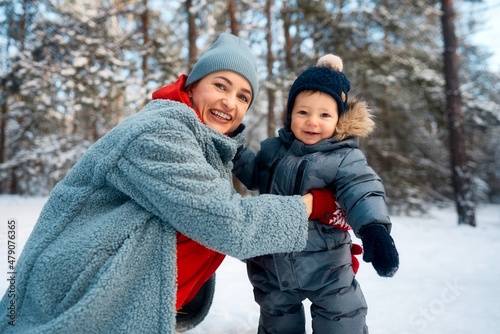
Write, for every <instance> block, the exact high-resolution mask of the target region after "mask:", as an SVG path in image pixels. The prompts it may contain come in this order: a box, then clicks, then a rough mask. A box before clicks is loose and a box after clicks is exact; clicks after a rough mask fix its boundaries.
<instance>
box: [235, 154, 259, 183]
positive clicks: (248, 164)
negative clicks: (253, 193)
mask: <svg viewBox="0 0 500 334" xmlns="http://www.w3.org/2000/svg"><path fill="white" fill-rule="evenodd" d="M257 169H258V168H257V155H256V154H255V153H254V152H253V151H252V150H251V149H249V148H248V147H243V146H240V147H239V148H238V151H237V152H236V155H235V157H234V159H233V175H234V176H236V177H237V178H238V180H240V182H241V183H243V185H245V187H247V189H249V190H258V189H259V172H258V170H257Z"/></svg>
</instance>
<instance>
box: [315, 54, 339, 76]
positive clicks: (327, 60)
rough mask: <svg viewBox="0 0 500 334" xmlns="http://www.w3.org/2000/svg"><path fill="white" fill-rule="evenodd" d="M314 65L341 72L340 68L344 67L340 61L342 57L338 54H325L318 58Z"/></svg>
mask: <svg viewBox="0 0 500 334" xmlns="http://www.w3.org/2000/svg"><path fill="white" fill-rule="evenodd" d="M316 66H318V67H328V68H331V69H332V70H334V71H338V72H342V69H343V68H344V63H343V62H342V59H341V58H340V57H339V56H336V55H332V54H327V55H325V56H323V57H321V58H319V59H318V62H317V63H316Z"/></svg>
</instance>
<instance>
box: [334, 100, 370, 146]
mask: <svg viewBox="0 0 500 334" xmlns="http://www.w3.org/2000/svg"><path fill="white" fill-rule="evenodd" d="M374 129H375V122H374V121H373V114H372V112H371V109H370V108H369V106H368V103H366V102H365V101H361V100H358V99H356V98H352V99H349V101H348V102H347V111H346V112H345V113H344V114H343V115H342V116H340V118H339V122H338V123H337V129H336V132H335V135H334V137H333V138H334V139H336V140H344V139H346V138H348V137H358V138H364V137H367V136H368V135H370V134H371V133H372V132H373V130H374Z"/></svg>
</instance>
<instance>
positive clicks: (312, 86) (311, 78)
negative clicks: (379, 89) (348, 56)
mask: <svg viewBox="0 0 500 334" xmlns="http://www.w3.org/2000/svg"><path fill="white" fill-rule="evenodd" d="M343 67H344V64H343V62H342V59H341V58H340V57H338V56H336V55H333V54H327V55H324V56H323V57H321V58H319V59H318V62H317V64H316V66H314V67H310V68H308V69H307V70H305V71H304V72H303V73H302V74H301V75H299V76H298V78H297V79H296V80H295V82H294V83H293V85H292V87H291V88H290V93H289V94H288V102H287V114H286V119H285V127H287V128H290V122H291V112H292V109H293V104H294V103H295V99H296V98H297V95H298V94H299V93H300V92H302V91H317V92H322V93H325V94H328V95H330V96H331V97H332V98H333V99H334V100H335V101H336V102H337V107H338V112H339V117H340V116H342V115H343V114H344V113H345V112H346V110H347V99H348V96H347V95H348V93H349V90H350V89H351V83H350V82H349V80H348V79H347V77H346V76H345V74H344V73H342V69H343Z"/></svg>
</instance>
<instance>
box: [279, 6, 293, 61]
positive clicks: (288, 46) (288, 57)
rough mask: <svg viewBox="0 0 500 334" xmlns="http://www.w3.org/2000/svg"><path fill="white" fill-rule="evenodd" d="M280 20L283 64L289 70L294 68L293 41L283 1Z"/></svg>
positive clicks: (286, 8)
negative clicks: (283, 45) (282, 37)
mask: <svg viewBox="0 0 500 334" xmlns="http://www.w3.org/2000/svg"><path fill="white" fill-rule="evenodd" d="M281 13H282V18H283V33H284V35H285V36H284V37H285V64H286V67H287V68H288V69H289V70H292V69H293V68H294V62H293V55H292V47H293V41H292V37H291V35H290V27H291V25H292V24H291V22H290V13H289V12H288V7H287V1H286V0H285V1H283V9H282V12H281Z"/></svg>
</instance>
